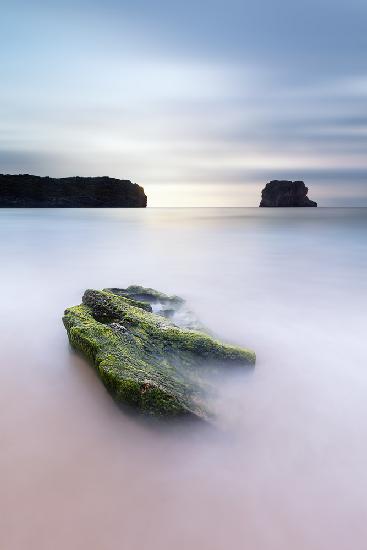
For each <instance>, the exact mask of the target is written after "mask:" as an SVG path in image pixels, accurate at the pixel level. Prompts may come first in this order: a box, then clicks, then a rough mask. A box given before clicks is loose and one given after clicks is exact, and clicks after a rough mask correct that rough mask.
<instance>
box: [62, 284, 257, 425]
mask: <svg viewBox="0 0 367 550" xmlns="http://www.w3.org/2000/svg"><path fill="white" fill-rule="evenodd" d="M63 322H64V325H65V328H66V330H67V333H68V337H69V341H70V344H71V345H72V347H73V348H75V349H76V350H78V351H81V352H82V353H83V354H84V355H85V357H87V358H88V359H89V360H90V362H91V363H92V364H93V365H94V367H95V369H96V371H97V373H98V375H99V377H100V378H101V380H102V382H103V383H104V385H105V386H106V388H107V389H108V391H109V392H110V393H111V395H112V396H113V397H114V399H115V400H116V401H117V402H118V403H121V404H123V403H124V404H127V405H130V406H132V407H134V408H135V409H138V410H139V411H140V412H142V413H144V414H147V415H153V416H159V417H162V416H163V417H172V416H173V417H176V416H193V417H196V418H208V417H209V416H210V412H209V411H208V409H207V406H206V401H205V391H204V388H205V387H206V382H205V376H204V374H205V372H207V371H206V369H209V370H211V369H215V368H220V369H223V367H224V366H229V365H240V366H253V365H254V364H255V353H254V352H252V351H250V350H247V349H243V348H240V347H236V346H233V345H229V344H223V343H221V342H220V341H218V340H217V339H215V338H213V337H212V336H211V335H209V334H208V333H205V332H204V331H203V329H201V330H197V328H196V326H197V323H196V320H195V317H194V315H193V314H192V312H190V311H189V309H188V308H187V307H186V305H185V302H184V300H182V299H181V298H179V297H178V296H167V295H166V294H163V293H161V292H158V291H156V290H154V289H150V288H143V287H140V286H131V287H128V288H127V289H118V288H110V289H104V290H86V291H85V293H84V296H83V298H82V304H80V305H77V306H74V307H70V308H68V309H67V310H66V311H65V314H64V317H63Z"/></svg>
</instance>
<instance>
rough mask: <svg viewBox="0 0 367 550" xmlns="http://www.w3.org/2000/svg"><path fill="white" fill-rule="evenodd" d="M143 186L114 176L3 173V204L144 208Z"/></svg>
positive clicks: (0, 198)
mask: <svg viewBox="0 0 367 550" xmlns="http://www.w3.org/2000/svg"><path fill="white" fill-rule="evenodd" d="M146 205H147V197H146V195H145V193H144V189H143V188H142V187H140V186H139V185H137V184H136V183H131V181H129V180H119V179H115V178H109V177H107V176H105V177H96V178H82V177H73V178H48V177H39V176H31V175H29V174H20V175H9V174H7V175H2V174H0V207H17V208H113V207H115V208H121V207H123V208H144V207H145V206H146Z"/></svg>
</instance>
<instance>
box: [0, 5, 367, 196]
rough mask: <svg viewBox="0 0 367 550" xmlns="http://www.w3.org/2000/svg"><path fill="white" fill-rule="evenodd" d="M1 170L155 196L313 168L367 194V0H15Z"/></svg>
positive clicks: (329, 182) (345, 188) (334, 187)
mask: <svg viewBox="0 0 367 550" xmlns="http://www.w3.org/2000/svg"><path fill="white" fill-rule="evenodd" d="M1 20H2V32H1V34H0V63H1V87H0V172H3V173H4V172H5V173H34V174H39V175H50V176H69V175H109V176H114V177H120V178H127V179H131V180H132V181H135V182H137V183H139V184H140V185H143V186H144V187H145V189H146V191H147V194H148V199H149V205H151V206H194V205H197V206H212V205H213V206H217V205H224V206H226V205H228V206H255V205H257V204H258V202H259V195H260V190H261V188H262V187H263V186H264V184H265V183H266V181H268V180H269V179H275V178H286V179H303V180H305V181H306V184H307V185H308V186H309V187H310V196H311V198H312V199H314V200H317V201H318V202H319V204H320V205H324V206H329V205H330V206H334V205H335V206H343V205H351V206H362V205H364V206H367V155H366V152H367V147H366V146H367V66H366V59H367V56H366V46H367V33H366V28H367V3H366V2H365V1H362V0H350V1H349V2H346V1H344V2H341V1H340V0H334V1H331V0H319V1H316V0H307V1H306V0H299V1H298V2H294V0H278V1H277V2H275V1H274V0H258V1H257V2H256V4H255V3H254V2H246V1H244V0H241V1H239V0H227V1H226V2H224V1H217V0H210V1H209V0H203V1H201V2H200V1H199V2H198V1H197V0H196V1H194V0H187V1H186V2H184V3H183V2H174V1H173V0H171V1H168V0H167V1H163V0H157V1H155V2H152V1H151V0H135V1H134V2H132V1H130V2H126V1H124V0H120V1H117V0H104V1H103V2H102V0H99V1H96V0H89V1H83V0H74V1H70V0H64V1H63V2H61V1H60V2H53V1H52V0H48V1H47V2H44V1H37V0H27V1H24V0H12V1H8V0H5V1H4V0H3V1H1Z"/></svg>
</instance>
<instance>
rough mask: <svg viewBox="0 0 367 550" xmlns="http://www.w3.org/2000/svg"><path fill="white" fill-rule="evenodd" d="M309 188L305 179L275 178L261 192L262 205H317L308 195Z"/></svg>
mask: <svg viewBox="0 0 367 550" xmlns="http://www.w3.org/2000/svg"><path fill="white" fill-rule="evenodd" d="M307 193H308V188H307V187H306V186H305V184H304V182H303V181H286V180H273V181H270V182H269V183H267V184H266V186H265V188H264V189H263V190H262V192H261V197H262V199H261V202H260V206H267V207H271V206H280V207H288V206H296V207H301V206H317V203H316V202H314V201H311V200H310V199H309V198H308V197H307Z"/></svg>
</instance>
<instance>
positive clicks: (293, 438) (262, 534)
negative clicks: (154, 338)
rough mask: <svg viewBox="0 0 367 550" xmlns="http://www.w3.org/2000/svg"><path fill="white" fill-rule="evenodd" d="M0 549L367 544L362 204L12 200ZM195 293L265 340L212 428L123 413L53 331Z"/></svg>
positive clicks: (4, 238) (229, 381)
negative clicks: (37, 203)
mask: <svg viewBox="0 0 367 550" xmlns="http://www.w3.org/2000/svg"><path fill="white" fill-rule="evenodd" d="M0 251H1V283H2V291H3V294H2V299H1V315H0V331H1V341H2V346H1V370H0V399H1V404H2V413H1V416H0V437H1V445H0V484H1V493H0V495H1V496H0V502H1V514H0V548H4V550H24V549H25V548H26V549H27V550H49V549H52V550H65V549H66V548H67V549H68V550H100V549H103V550H115V549H122V548H123V549H125V548H126V549H128V550H145V549H146V548H150V549H152V550H155V549H159V550H172V548H175V549H177V550H187V549H188V548H192V549H200V550H223V549H224V548H232V549H239V548H248V549H251V550H278V549H279V550H285V549H286V550H288V549H289V550H294V549H295V548H296V549H297V550H303V549H304V550H306V549H307V550H314V549H315V550H316V549H317V550H318V549H320V550H325V548H332V549H333V550H341V549H343V550H344V549H347V548H348V549H349V548H350V547H353V548H354V550H359V549H360V550H365V544H366V543H365V541H366V538H367V524H366V521H365V518H366V513H367V478H366V476H365V465H366V462H367V422H366V418H367V399H366V394H367V371H366V322H365V317H366V314H365V312H366V309H367V307H366V306H367V303H366V301H367V300H366V296H367V293H366V290H367V209H321V208H317V209H313V208H311V209H275V210H273V209H269V210H268V209H192V210H191V209H147V210H1V211H0ZM131 283H140V284H143V285H146V286H152V287H156V288H158V289H160V290H162V291H165V292H167V293H175V294H179V295H182V296H183V297H185V298H187V300H188V301H189V304H190V306H191V307H192V308H193V309H194V310H195V312H196V313H197V314H198V316H199V317H200V319H201V320H202V321H203V322H204V323H205V324H206V325H207V326H208V327H209V328H210V329H212V330H213V331H215V332H216V333H218V334H219V335H220V336H221V337H222V338H223V339H226V340H230V341H232V342H235V343H238V344H243V345H246V346H249V347H251V348H253V349H255V350H256V352H257V356H258V362H257V367H256V369H255V371H254V372H253V373H252V374H251V375H246V374H243V375H241V374H236V375H233V374H232V375H230V374H228V373H227V374H226V375H224V376H223V381H220V380H219V381H218V395H217V396H216V398H215V400H214V403H213V407H214V408H215V409H216V411H217V415H218V418H217V423H216V425H215V426H197V425H196V426H186V427H185V426H183V427H180V426H174V427H169V426H163V427H161V428H157V427H156V426H150V425H148V424H146V423H144V422H142V421H140V420H138V419H137V418H135V417H134V416H127V415H126V414H124V413H122V412H121V411H120V410H118V409H117V408H116V406H115V405H114V403H113V401H112V400H111V398H110V397H109V395H108V394H107V393H106V391H105V390H104V388H103V386H102V384H101V383H100V382H99V380H98V379H97V376H96V375H95V373H94V371H93V369H92V368H90V367H89V365H88V364H87V363H86V362H84V361H83V360H82V359H81V358H80V357H77V356H76V355H75V354H74V353H73V352H72V351H71V350H70V349H69V346H68V342H67V337H66V333H65V330H64V328H63V326H62V323H61V317H62V313H63V310H64V309H65V307H66V306H69V305H73V304H76V303H79V302H80V298H81V295H82V293H83V291H84V289H85V288H88V287H89V288H102V287H112V286H126V285H129V284H131Z"/></svg>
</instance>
